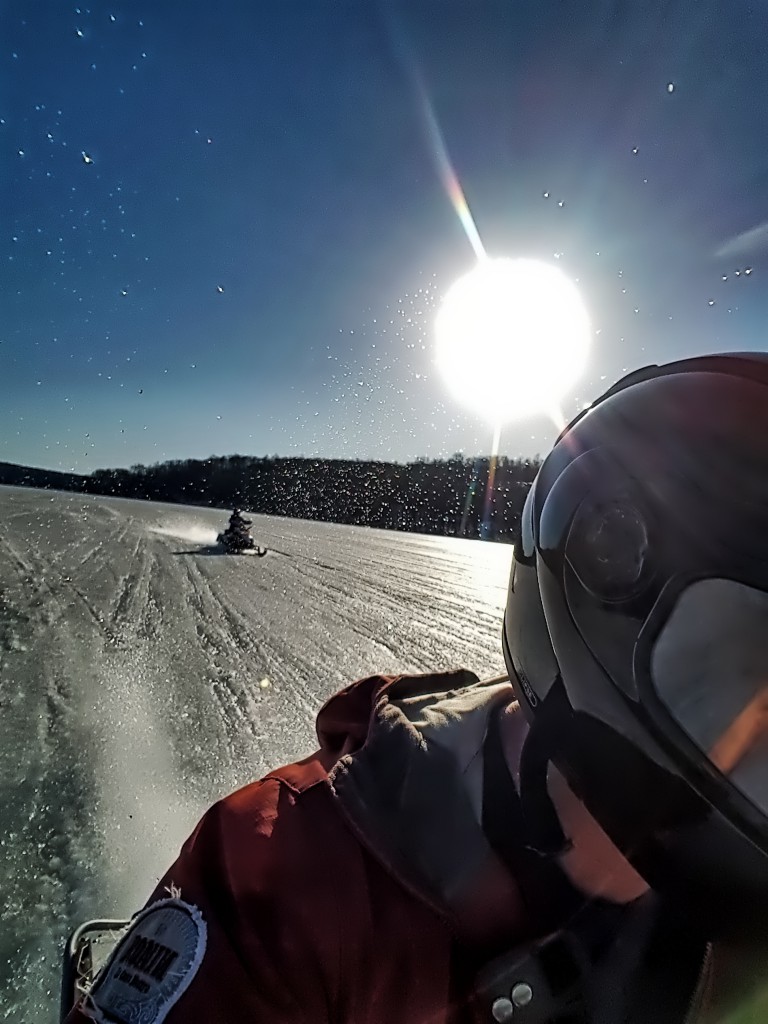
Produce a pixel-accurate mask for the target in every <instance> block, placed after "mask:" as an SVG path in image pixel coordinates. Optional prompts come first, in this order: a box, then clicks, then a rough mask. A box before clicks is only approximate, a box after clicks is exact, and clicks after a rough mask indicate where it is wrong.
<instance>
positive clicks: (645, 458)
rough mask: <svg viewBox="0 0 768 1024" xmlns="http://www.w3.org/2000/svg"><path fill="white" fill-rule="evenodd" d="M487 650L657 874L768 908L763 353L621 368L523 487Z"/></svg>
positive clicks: (705, 909) (534, 743)
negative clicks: (502, 662) (498, 618)
mask: <svg viewBox="0 0 768 1024" xmlns="http://www.w3.org/2000/svg"><path fill="white" fill-rule="evenodd" d="M504 654H505V659H506V662H507V667H508V669H509V672H510V677H511V679H512V683H513V686H514V688H515V690H516V693H517V695H518V697H519V699H520V704H521V706H522V708H523V710H524V711H525V713H526V714H527V716H528V718H529V719H530V722H531V736H530V744H531V747H532V749H533V751H534V753H533V755H532V756H529V757H528V760H527V768H526V771H525V772H524V773H523V777H522V783H521V784H522V790H523V801H524V806H526V807H527V808H528V811H529V813H530V816H531V819H532V821H533V826H534V835H535V837H536V844H537V845H539V847H540V848H541V849H542V851H543V852H550V853H554V852H556V851H557V850H558V847H559V846H561V845H562V844H563V840H564V837H563V835H562V833H561V832H560V830H559V827H558V819H557V816H556V815H555V814H554V813H553V808H552V804H551V803H549V802H548V800H547V797H546V792H547V788H546V782H544V785H543V786H542V775H543V774H544V775H545V773H546V765H547V763H548V762H551V763H553V764H554V765H555V766H556V767H557V768H558V769H559V771H560V772H561V773H562V775H563V776H564V777H565V779H566V780H567V782H568V785H569V787H570V789H571V790H572V791H573V792H574V793H575V794H576V795H577V796H578V798H579V799H580V800H581V801H582V802H583V804H584V805H585V806H586V808H587V809H588V810H589V811H590V813H591V815H592V816H593V817H594V818H595V819H596V820H597V822H599V824H600V825H601V826H602V828H603V829H604V830H605V832H606V833H607V834H608V835H609V836H610V837H611V839H612V840H613V842H614V843H615V844H616V846H618V847H619V849H620V850H622V851H623V852H624V853H625V855H626V856H627V858H628V859H629V860H630V862H631V863H632V864H633V865H634V866H635V867H636V869H637V870H638V871H639V872H640V873H641V874H642V876H643V877H644V878H645V879H646V880H647V881H648V882H649V884H651V885H652V886H653V887H654V888H656V889H658V890H660V891H663V892H665V893H667V894H669V895H670V896H672V897H674V898H679V899H680V900H681V901H682V902H683V904H684V906H685V908H686V909H688V910H692V911H694V912H695V913H697V914H698V915H700V917H701V919H702V920H703V921H704V923H705V924H706V925H707V926H708V927H710V928H712V929H713V930H715V929H723V928H726V927H733V926H734V925H736V926H737V927H739V928H743V929H748V928H749V927H751V926H752V925H754V924H755V923H759V922H761V921H763V922H764V921H766V920H768V356H762V355H757V354H744V355H727V356H708V357H701V358H698V359H690V360H684V361H681V362H678V363H671V364H668V365H666V366H660V367H659V366H654V367H650V368H648V369H645V370H641V371H639V372H638V373H635V374H632V375H630V376H629V377H627V378H624V379H623V380H621V381H620V382H619V383H618V384H617V385H615V386H614V387H613V388H611V389H610V391H608V392H607V393H606V394H605V395H604V396H602V398H600V399H599V400H598V401H597V402H595V403H594V404H593V406H592V407H591V408H590V409H589V410H587V411H586V412H585V413H583V414H581V415H580V416H579V417H577V419H576V420H574V422H573V423H572V424H571V425H570V426H569V427H568V428H567V429H566V430H565V431H564V432H563V434H562V435H561V437H560V438H559V440H558V442H557V444H556V445H555V448H554V450H553V451H552V452H551V454H550V455H549V456H548V458H547V459H546V460H545V462H544V464H543V465H542V467H541V471H540V472H539V475H538V477H537V479H536V482H535V484H534V486H533V487H532V489H531V492H530V494H529V496H528V499H527V501H526V504H525V509H524V511H523V515H522V523H521V531H520V536H519V539H518V542H517V544H516V547H515V560H514V566H513V571H512V578H511V581H510V589H509V596H508V602H507V608H506V613H505V618H504Z"/></svg>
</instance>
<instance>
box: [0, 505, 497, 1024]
mask: <svg viewBox="0 0 768 1024" xmlns="http://www.w3.org/2000/svg"><path fill="white" fill-rule="evenodd" d="M226 519H227V515H226V513H224V512H217V511H212V510H208V509H198V508H185V507H180V506H176V505H158V504H151V503H146V502H136V501H123V500H119V499H100V498H89V497H83V496H82V495H75V494H63V493H52V492H45V491H33V490H22V489H12V488H4V487H0V823H1V827H0V905H1V906H2V921H3V928H2V933H1V934H0V1021H3V1020H8V1021H14V1022H16V1021H18V1022H24V1024H53V1022H54V1021H55V1020H56V1014H57V1004H58V984H59V956H60V949H61V944H62V941H63V939H64V937H65V935H66V934H67V933H68V931H69V930H70V929H71V927H72V926H73V925H74V924H75V923H77V922H79V921H81V920H83V919H85V918H87V917H93V916H111V915H116V916H123V915H128V914H130V913H131V912H132V911H133V910H135V909H137V908H138V907H139V906H140V905H141V904H142V903H143V901H144V899H145V898H146V896H147V895H148V893H149V891H150V890H151V889H152V886H153V884H154V881H155V879H156V878H157V877H158V876H159V875H160V874H161V873H162V872H163V871H164V869H165V868H166V867H167V866H168V864H169V863H170V861H171V860H172V859H173V858H174V856H175V855H176V852H177V850H178V847H179V845H180V843H181V842H182V841H183V839H184V838H185V836H186V834H187V833H188V832H189V830H190V829H191V828H192V826H193V825H194V823H195V821H196V820H197V818H198V817H199V815H200V813H201V812H202V811H203V809H204V808H205V807H206V806H207V805H208V804H210V803H211V802H212V801H213V800H215V799H217V798H218V797H220V796H222V795H224V794H225V793H227V792H229V791H230V790H232V789H233V788H235V787H236V786H239V785H242V784H243V783H246V782H248V781H250V780H251V779H253V778H256V777H258V776H260V775H261V774H263V773H264V772H265V771H267V770H268V769H269V768H270V767H273V766H275V765H277V764H280V763H284V762H286V761H289V760H291V759H293V758H296V757H298V756H302V755H304V754H306V753H307V752H309V750H311V749H312V747H313V744H314V735H313V722H314V717H315V714H316V713H317V710H318V709H319V707H320V705H321V704H322V702H323V700H324V699H325V698H326V697H327V696H328V695H329V694H331V693H332V692H333V691H334V690H336V689H338V688H339V687H341V686H343V685H345V684H347V683H348V682H350V681H351V680H353V679H355V678H357V677H359V676H362V675H366V674H369V673H374V672H400V671H412V670H415V671H422V670H427V669H436V668H438V669H439V668H444V667H448V666H466V667H467V668H471V669H473V670H474V671H476V672H478V673H479V674H481V675H484V674H491V673H493V674H496V673H498V672H500V671H503V662H502V658H501V646H500V630H501V616H502V609H503V605H504V599H505V592H506V585H507V577H508V573H509V565H510V557H511V551H510V548H509V547H507V546H503V545H491V544H481V543H479V542H476V541H459V540H451V539H443V538H435V537H424V536H416V535H413V534H401V533H390V532H384V531H378V530H365V529H358V528H354V527H345V526H338V525H334V524H326V523H308V522H305V521H300V520H291V519H277V518H268V517H261V516H256V517H254V525H253V535H254V539H255V540H256V541H257V543H259V544H261V545H266V546H267V547H268V548H269V554H268V556H267V557H266V558H259V559H253V558H244V557H241V556H227V555H220V554H218V553H215V549H214V548H213V545H214V542H215V537H216V534H217V532H218V531H219V530H220V529H221V528H222V527H223V526H224V525H225V524H226Z"/></svg>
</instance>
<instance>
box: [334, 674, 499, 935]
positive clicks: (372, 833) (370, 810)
mask: <svg viewBox="0 0 768 1024" xmlns="http://www.w3.org/2000/svg"><path fill="white" fill-rule="evenodd" d="M513 700H514V692H513V690H512V687H511V686H510V684H509V682H507V681H500V680H498V679H496V680H489V681H485V682H480V681H479V680H478V678H477V676H476V675H474V674H473V673H471V672H467V671H456V672H448V673H440V674H434V675H422V676H407V677H406V676H403V677H398V678H388V677H385V676H373V677H370V678H368V679H363V680H360V681H359V682H357V683H354V684H353V685H352V686H350V687H347V689H345V690H343V691H342V692H341V693H339V694H337V695H336V696H335V697H333V698H331V700H329V701H328V703H327V704H326V705H325V706H324V708H323V709H322V711H321V712H320V715H319V716H318V720H317V732H318V738H319V740H320V744H321V748H322V750H323V754H324V755H325V758H327V763H329V764H330V763H333V762H335V763H333V766H332V767H331V768H330V771H329V778H330V784H331V788H332V791H333V793H334V795H335V796H336V798H337V799H338V801H339V805H340V808H341V810H342V813H343V814H344V815H345V817H346V818H347V820H348V822H349V823H350V824H351V826H352V827H353V828H354V830H355V831H356V832H357V834H358V836H359V837H360V839H361V840H362V841H363V843H364V844H365V845H366V847H367V848H368V849H369V850H370V851H371V852H372V853H373V854H374V856H375V857H376V858H377V859H378V860H379V861H380V862H381V863H382V864H383V865H384V866H385V867H386V868H387V869H388V870H389V871H390V872H391V873H393V874H394V875H396V876H397V877H398V878H399V879H400V880H401V882H402V883H403V884H404V885H406V887H407V888H409V889H410V890H411V891H412V892H414V893H415V894H416V895H418V896H419V897H420V898H421V899H423V900H426V901H427V902H428V903H430V904H431V905H432V906H433V907H434V908H435V909H436V910H437V911H438V912H440V913H442V914H443V915H446V914H447V915H448V916H451V915H452V910H453V908H454V907H456V906H457V905H458V904H459V903H460V902H461V901H462V898H463V896H464V895H465V894H466V892H467V891H468V889H469V888H470V887H471V886H472V884H473V882H474V881H475V880H476V879H477V877H478V875H479V874H480V873H481V872H482V870H483V867H484V865H486V864H487V863H488V861H489V859H490V858H491V856H492V853H491V847H490V845H489V843H488V840H487V839H486V837H485V835H484V833H483V830H482V827H481V813H482V793H483V757H482V751H483V743H484V741H485V737H486V733H487V730H488V723H489V719H490V716H491V715H492V714H493V713H494V712H495V711H496V710H498V709H500V708H502V707H504V706H506V705H508V704H509V703H510V702H511V701H513ZM325 758H324V759H325Z"/></svg>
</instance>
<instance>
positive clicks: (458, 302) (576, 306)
mask: <svg viewBox="0 0 768 1024" xmlns="http://www.w3.org/2000/svg"><path fill="white" fill-rule="evenodd" d="M435 328H436V334H437V364H438V366H439V368H440V370H441V372H442V374H443V376H444V378H445V381H446V383H447V385H448V387H449V388H450V390H451V391H452V392H453V394H454V395H455V396H456V398H458V399H459V400H460V401H462V402H464V403H466V404H467V405H468V406H470V407H471V408H472V409H473V410H474V411H475V412H477V413H479V414H480V415H482V416H484V417H485V418H486V419H489V420H490V421H491V422H492V423H494V424H501V423H503V422H506V421H508V420H513V419H522V418H523V417H525V416H530V415H532V414H535V413H541V412H550V411H551V410H552V409H553V408H554V407H555V406H556V405H557V402H558V401H559V400H560V399H561V398H562V397H563V395H564V394H565V393H566V391H567V390H568V389H569V388H570V387H571V386H572V385H573V383H574V382H575V381H576V379H577V378H578V376H579V374H580V373H581V372H582V370H583V369H584V364H585V362H586V359H587V355H588V352H589V341H590V324H589V315H588V313H587V310H586V308H585V306H584V303H583V301H582V299H581V296H580V294H579V291H578V289H577V288H576V286H575V285H574V283H573V282H572V281H571V280H569V278H568V277H566V275H565V274H564V273H563V272H562V271H561V270H559V269H558V268H557V267H553V266H551V265H549V264H548V263H542V262H540V261H538V260H526V259H515V260H513V259H484V260H481V261H480V262H479V263H478V264H477V266H476V267H475V268H474V269H473V270H471V271H470V272H469V273H468V274H465V275H464V277H460V278H459V280H458V281H456V282H455V283H454V284H453V285H452V286H451V288H450V289H449V290H448V292H447V294H446V296H445V298H444V299H443V302H442V305H441V307H440V310H439V312H438V314H437V321H436V324H435Z"/></svg>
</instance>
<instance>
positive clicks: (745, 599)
mask: <svg viewBox="0 0 768 1024" xmlns="http://www.w3.org/2000/svg"><path fill="white" fill-rule="evenodd" d="M650 667H651V678H652V682H653V686H654V689H655V690H656V693H657V694H658V696H659V698H660V699H661V701H662V703H663V704H664V705H665V707H666V708H667V710H668V711H669V712H670V714H671V715H672V717H673V718H674V720H675V721H676V722H677V724H678V725H680V726H681V727H682V729H683V730H684V731H685V732H686V733H687V734H688V736H689V737H690V738H691V740H692V741H693V742H694V743H695V744H696V746H697V747H698V748H699V749H700V750H701V752H702V753H703V754H704V755H705V757H706V758H707V759H708V760H709V761H710V762H711V764H713V765H714V766H715V768H717V769H718V771H720V772H721V773H722V774H723V775H726V776H727V777H728V778H729V780H730V781H731V782H732V783H733V784H734V785H735V786H736V787H737V788H738V789H739V790H740V791H741V792H742V793H743V794H744V795H745V796H746V797H747V798H748V799H749V800H750V801H751V802H752V803H753V804H755V805H756V806H757V807H758V808H759V810H760V811H762V812H763V813H764V814H768V593H765V592H764V591H762V590H757V589H754V588H752V587H749V586H747V585H745V584H743V583H737V582H735V581H733V580H727V579H706V580H699V581H697V582H695V583H692V584H691V585H689V586H688V587H687V588H686V589H685V590H684V591H682V593H681V594H680V596H679V597H678V599H677V601H676V603H675V605H674V607H673V609H672V611H671V613H670V615H669V617H668V618H667V620H666V622H665V624H664V626H663V628H662V629H661V631H660V632H659V634H658V636H657V638H656V641H655V644H654V647H653V650H652V652H651V666H650Z"/></svg>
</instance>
